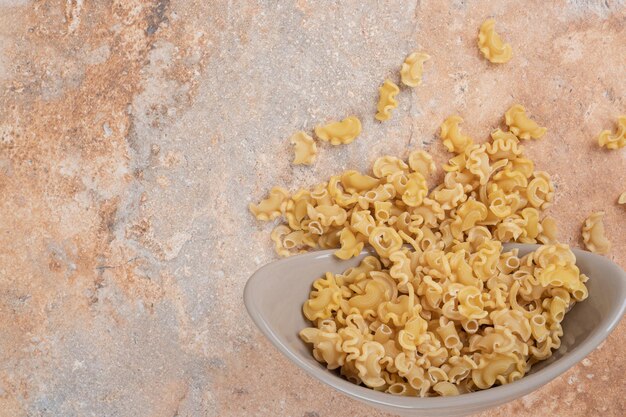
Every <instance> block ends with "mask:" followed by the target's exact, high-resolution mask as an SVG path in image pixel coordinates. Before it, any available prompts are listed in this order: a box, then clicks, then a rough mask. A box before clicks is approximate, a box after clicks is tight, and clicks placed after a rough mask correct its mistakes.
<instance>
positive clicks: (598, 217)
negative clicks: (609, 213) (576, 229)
mask: <svg viewBox="0 0 626 417" xmlns="http://www.w3.org/2000/svg"><path fill="white" fill-rule="evenodd" d="M603 216H604V212H603V211H599V212H596V213H592V214H591V215H590V216H589V217H587V219H586V220H585V222H584V223H583V233H582V234H583V241H584V242H585V246H586V247H587V249H589V250H590V251H591V252H594V253H599V254H606V253H609V251H610V250H611V242H610V241H609V239H607V237H606V234H605V231H604V223H602V217H603Z"/></svg>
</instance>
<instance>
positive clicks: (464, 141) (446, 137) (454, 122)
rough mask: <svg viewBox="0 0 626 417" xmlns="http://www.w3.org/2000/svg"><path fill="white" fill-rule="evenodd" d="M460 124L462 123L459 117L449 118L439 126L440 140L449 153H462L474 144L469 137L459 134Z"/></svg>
mask: <svg viewBox="0 0 626 417" xmlns="http://www.w3.org/2000/svg"><path fill="white" fill-rule="evenodd" d="M460 123H463V119H462V118H461V117H460V116H450V117H448V118H447V119H446V120H445V121H444V122H443V124H442V125H441V134H440V136H441V140H442V141H443V144H444V146H445V147H446V148H447V149H448V151H450V152H455V153H462V152H464V151H465V149H466V148H467V147H468V146H470V145H471V144H472V143H473V142H474V141H473V140H472V138H470V137H469V136H465V135H463V134H461V129H460V128H459V124H460Z"/></svg>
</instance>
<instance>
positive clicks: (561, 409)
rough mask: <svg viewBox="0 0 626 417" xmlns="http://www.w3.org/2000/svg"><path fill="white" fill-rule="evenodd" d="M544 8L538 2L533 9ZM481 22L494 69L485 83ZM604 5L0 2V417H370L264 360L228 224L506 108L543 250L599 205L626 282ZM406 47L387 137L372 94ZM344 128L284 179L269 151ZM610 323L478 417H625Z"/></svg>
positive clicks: (624, 9) (245, 242) (618, 16)
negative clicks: (286, 192)
mask: <svg viewBox="0 0 626 417" xmlns="http://www.w3.org/2000/svg"><path fill="white" fill-rule="evenodd" d="M548 3H549V4H548ZM490 16H491V17H495V18H496V20H497V22H498V23H497V27H498V29H499V31H500V32H501V33H502V35H503V37H504V38H505V39H506V40H508V41H509V42H510V43H512V45H513V48H514V58H513V60H512V61H511V62H510V63H509V64H507V65H504V66H493V65H489V64H488V63H487V62H486V61H485V60H484V59H482V58H481V56H480V55H479V53H478V51H477V48H476V46H475V38H476V32H477V28H478V26H479V25H480V23H482V21H483V20H484V19H485V18H487V17H490ZM625 27H626V6H625V5H624V2H623V1H612V0H608V1H594V0H571V1H567V2H565V1H561V2H559V1H555V2H543V1H540V0H534V1H524V2H517V1H515V2H513V1H508V2H488V1H476V2H474V1H472V2H469V1H463V0H454V1H435V0H423V1H417V2H416V1H399V0H398V1H389V2H380V3H378V2H373V1H368V2H362V1H346V2H322V1H320V2H317V3H316V2H309V1H304V0H300V1H297V2H293V3H292V2H278V1H263V2H255V1H249V2H243V1H242V2H236V1H235V2H233V1H228V2H226V1H210V2H207V1H202V0H194V1H182V0H153V1H147V0H145V1H144V0H115V1H94V0H67V1H60V0H50V1H43V0H42V1H29V0H0V248H1V249H0V415H2V416H88V415H94V416H95V415H98V416H257V415H272V416H275V415H290V416H307V417H314V416H316V417H322V416H351V415H380V414H377V413H376V412H375V411H373V410H371V409H369V408H365V407H364V406H362V405H360V404H358V403H356V402H354V401H352V400H350V399H347V398H345V397H343V396H341V395H339V394H337V393H336V392H333V391H332V390H331V389H329V388H327V387H326V386H323V385H321V384H320V383H317V382H316V381H314V380H312V379H311V378H309V377H308V376H307V375H305V374H304V373H303V372H301V371H299V370H298V369H296V367H295V366H293V365H292V364H290V363H289V362H288V361H287V360H285V359H284V358H283V357H282V356H281V355H280V354H279V353H278V352H277V351H276V350H274V349H273V348H272V347H271V346H270V345H269V344H268V342H266V341H265V340H264V339H263V338H262V336H261V335H260V333H259V332H258V331H257V330H256V329H255V328H254V326H253V325H252V322H251V321H250V320H249V319H248V317H247V314H246V312H245V309H244V306H243V303H242V292H243V286H244V284H245V282H246V279H247V277H248V276H249V275H250V274H251V273H252V272H253V271H254V270H255V269H256V268H258V267H259V266H261V265H262V264H264V263H266V262H270V261H272V260H274V259H275V255H274V254H273V251H272V249H271V247H270V246H271V245H270V244H269V240H268V239H269V236H268V234H269V231H270V229H271V225H261V224H258V223H257V222H256V221H255V220H254V219H253V218H252V217H251V216H250V215H249V213H248V212H247V209H246V206H247V204H248V203H249V202H250V201H256V200H258V199H259V198H261V197H262V196H263V195H264V193H265V192H266V190H268V189H269V187H270V186H271V185H274V184H279V185H283V186H286V187H290V188H295V187H298V186H302V185H307V184H313V183H316V182H318V181H320V180H323V179H324V178H327V177H328V176H329V175H330V174H331V173H334V172H336V171H337V170H339V169H345V168H355V169H363V170H365V169H367V168H368V167H369V166H370V164H371V162H372V161H373V160H374V159H375V158H376V157H378V156H379V155H381V154H383V153H390V154H396V155H399V156H406V155H407V154H408V150H409V149H414V148H424V149H427V150H428V151H430V152H432V153H433V154H434V155H435V157H436V159H437V161H438V162H442V161H443V160H444V158H445V156H446V155H445V152H444V150H443V147H442V145H441V144H440V143H439V141H437V140H435V139H436V137H435V133H436V131H437V127H438V125H439V124H440V122H441V121H442V120H443V119H444V118H445V117H446V116H448V115H449V114H451V113H453V112H458V113H459V114H461V115H462V116H463V117H464V118H465V119H466V124H465V126H464V129H465V130H466V131H467V132H469V133H471V134H472V135H473V136H475V137H478V138H481V137H486V136H487V134H488V132H489V131H490V129H491V128H493V127H495V126H498V125H499V124H500V123H501V122H502V114H503V112H504V111H505V110H506V109H507V108H508V106H510V105H511V104H512V103H514V102H517V101H519V102H521V103H523V104H524V105H526V106H527V107H528V109H529V110H530V112H531V113H532V114H533V115H534V116H535V117H536V118H537V120H539V121H541V122H542V124H544V125H546V126H547V127H548V128H549V133H548V134H547V135H546V137H545V139H544V140H542V141H537V142H533V143H531V144H530V145H529V146H527V149H528V153H529V154H530V155H531V156H532V157H533V158H535V160H536V162H537V165H538V166H539V167H540V168H542V169H545V170H547V171H549V172H550V173H551V174H553V176H554V178H555V180H556V184H557V186H558V190H557V197H556V204H555V205H554V207H553V208H552V209H551V210H550V211H551V213H552V214H553V215H554V216H555V217H556V218H557V219H558V221H559V223H560V226H561V237H562V239H563V240H564V241H566V242H568V243H570V244H573V245H580V243H581V242H580V237H579V229H580V225H581V222H582V220H583V219H584V218H585V217H586V216H587V215H588V214H589V213H590V212H591V211H592V210H605V211H606V213H607V214H606V224H607V226H608V234H609V235H610V238H611V240H612V241H613V250H612V252H611V253H610V255H608V256H609V257H610V258H611V259H613V260H615V261H616V262H618V263H619V264H621V265H622V266H623V267H626V223H625V214H626V212H625V208H624V207H619V206H617V205H616V204H615V201H616V199H617V196H618V195H619V193H621V192H622V191H624V190H625V189H624V187H626V152H625V151H624V150H622V151H617V152H607V151H603V150H601V149H598V147H597V146H596V145H595V141H594V138H595V136H596V134H597V133H598V132H599V131H600V130H601V129H604V128H610V127H612V126H613V123H614V121H615V119H616V117H617V115H618V114H623V113H624V112H625V111H626V84H625V83H624V76H625V72H626V62H625V61H624V57H626V29H625ZM415 49H424V50H426V51H428V53H430V54H431V56H432V60H431V61H429V63H428V64H427V65H426V69H425V74H424V83H423V86H422V87H420V88H418V89H415V90H404V91H403V92H402V94H401V96H400V107H399V108H398V109H397V111H396V112H395V113H394V116H393V119H392V120H391V121H390V122H388V123H385V124H379V123H377V122H375V121H374V119H373V115H374V109H375V104H376V100H377V87H378V85H379V83H381V82H382V80H383V79H384V78H385V77H391V78H392V79H397V78H398V74H397V69H398V66H399V65H400V63H401V62H402V60H403V59H404V57H405V56H406V55H407V53H409V52H410V51H413V50H415ZM348 114H356V115H358V116H360V117H361V119H362V120H363V126H364V133H363V135H362V136H361V137H360V138H359V139H358V140H357V141H356V142H354V143H353V144H351V145H349V146H345V147H340V148H339V149H330V148H329V147H328V146H321V150H320V155H319V162H318V163H317V164H316V165H315V166H314V167H312V168H300V167H293V166H291V165H290V159H291V156H292V154H291V147H290V146H289V144H288V137H289V135H290V134H291V133H292V132H294V131H295V130H297V129H307V130H310V129H311V128H312V127H313V126H314V125H315V124H316V123H319V122H323V121H326V120H329V119H333V118H341V117H344V116H346V115H348ZM625 344H626V323H622V324H621V325H620V326H619V327H618V328H617V330H616V331H615V332H614V333H613V334H612V335H611V336H610V337H609V339H608V340H607V341H606V342H605V343H604V344H603V345H602V346H601V347H600V348H599V349H598V350H597V351H596V352H594V353H593V354H592V355H590V356H589V357H588V358H587V359H585V361H584V362H583V363H581V364H579V365H578V366H577V367H575V368H574V369H572V370H570V371H569V372H567V373H566V374H565V375H563V376H562V377H560V378H558V379H557V380H556V381H554V382H552V383H551V384H549V385H547V386H546V387H544V388H542V389H541V390H539V391H537V392H535V393H533V394H531V395H529V396H527V397H525V398H523V399H521V400H519V401H516V402H513V403H510V404H508V405H505V406H503V407H500V408H499V409H495V410H493V411H490V412H489V413H485V414H484V416H487V415H490V416H506V415H511V414H514V415H518V416H542V415H554V416H568V417H570V416H572V417H574V416H590V415H604V416H623V415H625V414H626V402H625V400H624V398H625V396H626V391H625V388H624V380H623V375H624V373H626V361H625V360H624V345H625Z"/></svg>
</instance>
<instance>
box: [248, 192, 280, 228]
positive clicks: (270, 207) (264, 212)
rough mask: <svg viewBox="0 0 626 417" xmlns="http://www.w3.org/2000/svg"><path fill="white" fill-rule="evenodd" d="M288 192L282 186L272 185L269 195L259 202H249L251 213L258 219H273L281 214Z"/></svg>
mask: <svg viewBox="0 0 626 417" xmlns="http://www.w3.org/2000/svg"><path fill="white" fill-rule="evenodd" d="M288 198H289V193H288V192H287V190H285V189H284V188H282V187H274V188H272V189H271V190H270V192H269V196H268V197H267V198H266V199H265V200H263V201H261V202H260V203H259V204H257V205H255V204H250V205H249V208H250V211H251V212H252V214H254V216H255V217H256V218H257V219H259V220H264V221H267V220H274V219H275V218H277V217H279V216H280V215H281V212H282V210H283V205H284V204H286V202H287V199H288Z"/></svg>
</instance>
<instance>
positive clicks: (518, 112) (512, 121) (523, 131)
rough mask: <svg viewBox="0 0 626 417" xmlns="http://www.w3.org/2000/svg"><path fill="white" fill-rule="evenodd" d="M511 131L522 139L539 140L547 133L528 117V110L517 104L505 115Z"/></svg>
mask: <svg viewBox="0 0 626 417" xmlns="http://www.w3.org/2000/svg"><path fill="white" fill-rule="evenodd" d="M504 119H505V122H506V124H507V126H509V129H510V130H511V132H513V134H515V136H517V137H518V138H520V139H531V138H532V139H539V138H541V137H542V136H543V135H544V134H545V133H546V131H547V129H546V128H545V127H541V126H539V125H538V124H537V122H535V121H534V120H532V119H531V118H529V117H528V116H527V115H526V109H525V108H524V106H522V105H521V104H515V105H513V106H512V107H511V108H510V109H508V110H507V111H506V113H505V114H504Z"/></svg>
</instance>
